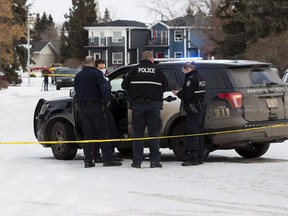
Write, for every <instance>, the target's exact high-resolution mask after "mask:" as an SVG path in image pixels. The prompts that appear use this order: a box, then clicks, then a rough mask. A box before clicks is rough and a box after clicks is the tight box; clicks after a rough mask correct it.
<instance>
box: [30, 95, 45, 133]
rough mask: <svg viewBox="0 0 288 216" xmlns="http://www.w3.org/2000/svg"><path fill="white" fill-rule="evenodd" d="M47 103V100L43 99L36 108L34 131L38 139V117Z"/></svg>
mask: <svg viewBox="0 0 288 216" xmlns="http://www.w3.org/2000/svg"><path fill="white" fill-rule="evenodd" d="M44 103H45V99H43V98H41V99H40V100H39V101H38V103H37V105H36V108H35V111H34V117H33V129H34V135H35V137H36V138H37V131H38V115H39V113H40V110H41V108H42V106H43V104H44Z"/></svg>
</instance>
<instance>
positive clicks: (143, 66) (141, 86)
mask: <svg viewBox="0 0 288 216" xmlns="http://www.w3.org/2000/svg"><path fill="white" fill-rule="evenodd" d="M167 86H168V81H167V78H166V76H165V75H164V73H163V72H162V70H161V69H160V68H159V67H157V66H156V65H154V58H153V53H152V52H151V51H145V52H143V53H142V59H141V62H140V64H139V65H138V66H135V67H133V68H131V69H130V71H129V72H128V74H127V75H126V76H125V78H124V80H123V82H122V88H123V89H124V90H128V96H129V97H130V100H131V103H132V129H133V136H134V137H135V138H142V137H144V131H145V128H146V127H147V128H148V135H149V137H153V136H159V133H160V129H161V127H162V121H161V117H160V109H161V106H162V98H163V93H164V92H165V91H166V89H167ZM143 148H144V142H143V141H133V163H132V164H131V167H133V168H141V163H142V161H143V159H144V158H143ZM149 150H150V154H149V157H150V162H151V163H150V167H151V168H158V167H159V168H161V167H162V164H161V163H160V154H161V152H160V151H159V140H158V139H153V140H150V142H149Z"/></svg>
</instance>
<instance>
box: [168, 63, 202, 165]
mask: <svg viewBox="0 0 288 216" xmlns="http://www.w3.org/2000/svg"><path fill="white" fill-rule="evenodd" d="M182 72H183V73H184V74H185V82H184V84H183V87H182V89H180V90H174V91H173V93H174V95H177V96H178V97H179V98H180V99H181V100H182V103H181V105H182V106H183V108H184V110H185V111H186V113H187V114H186V134H199V133H202V132H204V119H205V109H206V105H205V103H204V100H205V86H206V85H205V80H204V79H203V77H202V76H201V75H200V74H199V73H198V71H197V70H196V67H195V62H192V63H190V62H186V63H185V64H184V65H183V67H182ZM186 141H187V150H188V152H189V161H186V162H184V163H182V166H197V165H199V164H202V163H203V162H204V138H203V136H192V137H187V139H186Z"/></svg>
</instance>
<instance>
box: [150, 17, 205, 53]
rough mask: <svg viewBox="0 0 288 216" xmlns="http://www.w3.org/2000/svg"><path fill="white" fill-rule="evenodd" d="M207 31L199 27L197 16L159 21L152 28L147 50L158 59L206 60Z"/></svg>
mask: <svg viewBox="0 0 288 216" xmlns="http://www.w3.org/2000/svg"><path fill="white" fill-rule="evenodd" d="M196 23H197V25H196ZM202 24H203V23H202ZM203 26H205V25H204V24H203ZM206 29H207V28H204V27H199V22H198V20H197V16H186V17H179V18H176V19H174V20H169V21H159V22H157V23H155V24H153V25H151V26H150V30H151V35H150V38H149V39H148V41H147V44H146V48H147V49H149V50H151V51H153V53H154V55H155V57H156V58H191V57H201V58H205V55H206V53H205V49H206V47H205V46H206V45H207V44H208V38H207V36H206V35H207V34H206V33H205V30H206Z"/></svg>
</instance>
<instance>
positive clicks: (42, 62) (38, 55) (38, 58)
mask: <svg viewBox="0 0 288 216" xmlns="http://www.w3.org/2000/svg"><path fill="white" fill-rule="evenodd" d="M31 55H32V56H31V57H32V60H33V61H34V62H35V64H34V65H33V67H44V66H47V67H48V66H49V65H50V64H52V63H54V62H55V59H56V58H57V55H58V52H57V50H56V49H55V47H54V46H53V44H52V43H51V42H47V41H41V42H35V43H33V44H32V47H31Z"/></svg>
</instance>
